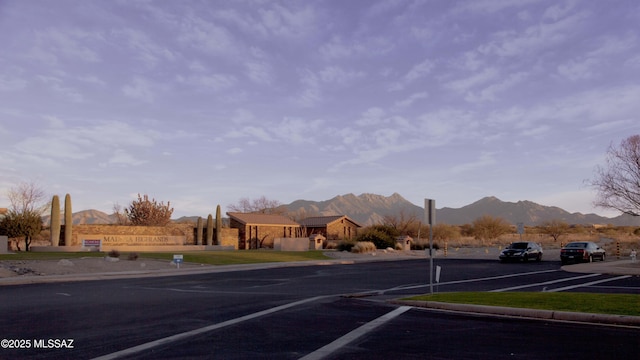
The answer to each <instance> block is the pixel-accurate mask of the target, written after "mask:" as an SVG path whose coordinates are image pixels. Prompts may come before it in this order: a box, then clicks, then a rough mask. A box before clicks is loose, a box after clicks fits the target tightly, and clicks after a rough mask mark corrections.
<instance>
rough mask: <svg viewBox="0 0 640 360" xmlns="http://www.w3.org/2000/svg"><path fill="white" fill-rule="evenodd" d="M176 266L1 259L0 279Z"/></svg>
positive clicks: (101, 260) (162, 262)
mask: <svg viewBox="0 0 640 360" xmlns="http://www.w3.org/2000/svg"><path fill="white" fill-rule="evenodd" d="M203 266H211V265H201V264H192V263H183V264H180V268H193V267H198V268H199V267H203ZM175 267H176V264H174V263H172V262H171V261H168V260H153V259H138V260H127V259H114V258H107V257H104V258H96V257H86V258H72V259H61V260H3V261H0V278H4V277H11V276H41V275H68V274H90V273H109V272H126V271H137V270H164V269H172V268H175Z"/></svg>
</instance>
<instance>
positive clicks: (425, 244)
mask: <svg viewBox="0 0 640 360" xmlns="http://www.w3.org/2000/svg"><path fill="white" fill-rule="evenodd" d="M428 249H429V241H428V240H427V241H420V242H412V243H411V250H428ZM433 249H434V250H438V249H440V247H439V246H438V243H436V242H434V243H433Z"/></svg>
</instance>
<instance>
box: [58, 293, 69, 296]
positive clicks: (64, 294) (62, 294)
mask: <svg viewBox="0 0 640 360" xmlns="http://www.w3.org/2000/svg"><path fill="white" fill-rule="evenodd" d="M56 295H61V296H71V294H69V293H56Z"/></svg>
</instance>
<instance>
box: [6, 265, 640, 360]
mask: <svg viewBox="0 0 640 360" xmlns="http://www.w3.org/2000/svg"><path fill="white" fill-rule="evenodd" d="M436 265H438V266H441V270H442V271H441V276H440V279H439V280H440V282H439V284H437V285H435V286H434V290H435V291H441V292H445V291H446V292H449V291H472V290H475V291H543V289H544V291H580V292H585V291H587V292H606V293H611V292H616V293H631V294H639V293H640V277H621V276H609V275H597V274H596V275H590V274H576V273H568V272H564V271H561V270H560V263H559V262H557V261H543V262H541V263H528V264H520V263H516V264H500V263H498V262H497V261H493V260H492V261H487V260H454V259H442V260H438V261H436ZM428 279H429V277H428V261H425V260H413V261H394V262H373V263H362V264H353V265H331V266H310V267H295V268H292V267H286V268H278V269H270V270H258V271H238V272H227V273H215V274H202V275H191V276H175V277H162V278H145V279H120V280H111V281H90V282H75V283H53V284H34V285H19V286H5V287H2V288H0V309H1V313H2V317H1V318H0V329H2V338H3V339H9V340H10V342H11V343H10V344H9V345H11V346H12V347H16V346H22V347H23V348H6V346H4V345H3V348H2V349H0V358H2V359H8V358H22V359H26V358H34V359H44V358H74V359H90V358H96V357H103V358H126V359H152V358H153V359H158V358H160V359H162V358H166V359H177V358H181V359H182V358H194V359H195V358H202V359H205V358H215V359H247V358H269V359H299V358H306V359H320V358H327V359H341V358H349V359H357V358H367V359H371V358H374V359H375V358H379V359H383V358H384V359H387V358H392V357H393V358H398V359H404V358H409V359H410V358H421V359H422V358H425V357H427V358H429V357H430V358H435V359H444V358H450V359H484V358H492V359H503V358H514V357H517V358H520V359H534V358H535V359H540V358H545V359H554V358H558V359H559V358H567V357H583V358H616V359H618V360H619V359H637V358H638V356H639V354H640V341H639V340H638V339H639V337H638V334H639V329H638V328H629V327H614V326H605V325H590V324H576V323H568V322H554V321H541V320H527V319H520V318H508V317H492V316H475V315H468V314H461V313H450V312H443V311H434V310H427V309H418V308H410V307H402V306H396V305H390V304H388V303H387V302H386V300H388V299H391V298H397V297H401V296H405V295H409V294H420V293H425V292H429V290H430V287H429V285H428ZM49 339H51V340H54V341H49ZM68 340H73V342H72V344H69V343H68V342H69V341H68ZM576 343H579V344H580V345H576ZM43 345H46V346H47V347H50V348H43ZM49 345H51V346H49ZM27 346H29V347H28V348H26V347H27ZM69 346H73V348H68V347H69ZM36 347H37V348H36Z"/></svg>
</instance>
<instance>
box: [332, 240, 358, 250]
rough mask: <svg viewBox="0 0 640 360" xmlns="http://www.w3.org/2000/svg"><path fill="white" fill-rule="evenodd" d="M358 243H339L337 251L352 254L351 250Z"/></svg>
mask: <svg viewBox="0 0 640 360" xmlns="http://www.w3.org/2000/svg"><path fill="white" fill-rule="evenodd" d="M355 244H356V243H355V242H353V241H341V242H339V243H338V246H337V247H336V250H338V251H348V252H351V249H352V248H353V246H354V245H355Z"/></svg>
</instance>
